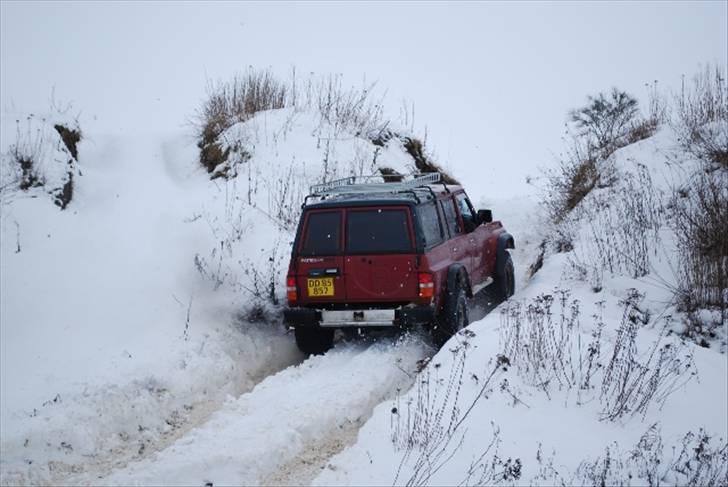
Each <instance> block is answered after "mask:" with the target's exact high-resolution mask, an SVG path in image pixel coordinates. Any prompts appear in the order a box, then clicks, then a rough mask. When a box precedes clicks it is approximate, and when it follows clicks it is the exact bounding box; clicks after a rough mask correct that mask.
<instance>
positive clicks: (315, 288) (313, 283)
mask: <svg viewBox="0 0 728 487" xmlns="http://www.w3.org/2000/svg"><path fill="white" fill-rule="evenodd" d="M307 287H308V295H309V296H311V297H319V296H333V295H334V278H333V277H321V278H317V279H309V280H308V283H307Z"/></svg>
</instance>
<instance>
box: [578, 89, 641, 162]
mask: <svg viewBox="0 0 728 487" xmlns="http://www.w3.org/2000/svg"><path fill="white" fill-rule="evenodd" d="M588 100H589V102H588V103H587V104H586V105H585V106H583V107H581V108H577V109H575V110H572V111H571V113H570V115H569V116H570V120H571V122H573V123H574V125H575V126H576V127H577V129H579V130H580V131H581V132H580V135H581V136H582V137H585V138H586V140H587V141H588V143H589V145H590V147H591V148H593V149H597V150H601V149H608V148H610V146H612V145H614V144H615V143H617V142H618V141H619V140H620V139H621V138H622V137H623V136H625V135H626V134H627V132H628V130H629V128H630V127H631V126H632V125H633V123H634V122H635V120H636V119H637V117H638V114H639V108H638V106H637V99H635V98H634V97H632V96H631V95H629V94H627V93H626V92H624V91H620V90H618V89H617V88H612V91H610V92H609V94H605V93H599V94H597V95H596V96H589V97H588Z"/></svg>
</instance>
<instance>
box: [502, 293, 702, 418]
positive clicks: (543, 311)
mask: <svg viewBox="0 0 728 487" xmlns="http://www.w3.org/2000/svg"><path fill="white" fill-rule="evenodd" d="M641 298H642V297H641V295H639V294H638V293H637V292H636V291H633V292H631V293H630V294H629V295H628V296H627V298H625V300H624V301H623V302H622V303H621V304H622V305H623V309H624V311H623V315H622V320H621V322H620V325H619V328H618V332H617V340H616V342H615V344H614V348H613V349H612V350H611V353H610V351H609V350H605V344H604V343H603V342H602V330H603V328H604V326H605V325H604V322H603V320H602V318H601V316H600V315H596V316H594V320H595V326H594V328H593V330H594V331H593V332H592V335H591V339H590V340H589V342H588V343H586V340H583V337H582V332H581V330H580V319H579V317H580V307H579V303H578V301H576V300H571V299H570V297H569V293H568V291H564V290H556V291H555V293H554V294H553V295H551V294H543V295H540V296H538V297H536V298H535V299H534V300H532V302H531V303H529V304H528V305H527V306H525V307H524V306H523V305H522V304H521V303H518V302H512V303H509V304H508V306H506V307H505V308H504V309H503V311H502V315H501V321H502V324H501V327H500V329H501V344H502V347H503V348H502V349H503V350H504V353H505V354H506V355H507V356H508V357H509V358H510V360H511V363H512V364H513V366H514V367H516V370H517V371H518V373H519V375H520V376H521V377H522V378H523V379H524V381H526V382H527V383H528V384H531V385H533V386H535V387H537V388H539V389H541V390H542V391H543V392H544V393H545V394H546V395H547V397H549V398H550V397H551V394H552V392H553V390H554V389H558V390H571V389H576V390H577V403H582V402H583V400H584V399H583V398H587V397H589V396H591V395H592V393H593V392H592V391H594V390H596V388H597V385H598V386H599V390H600V394H599V398H600V402H601V404H602V406H603V407H602V411H601V417H602V419H604V420H609V421H614V420H616V419H618V418H620V417H623V416H629V415H635V414H643V415H644V414H645V413H646V411H647V409H648V408H649V407H650V405H652V404H653V403H655V402H656V403H658V404H661V403H664V401H665V400H666V399H667V397H668V396H669V395H670V394H672V393H673V392H675V391H676V390H677V389H678V388H679V387H680V386H682V385H683V384H684V383H685V382H687V381H688V380H690V379H691V378H692V376H693V375H694V374H695V372H694V369H695V367H694V363H693V359H692V355H691V354H690V353H689V352H688V350H687V348H686V347H685V346H684V345H683V344H682V343H681V342H679V341H673V342H670V343H666V344H663V343H662V342H663V340H664V335H665V332H664V331H663V333H662V334H661V335H660V337H659V338H658V339H657V340H656V341H655V342H654V343H653V344H652V346H651V348H650V349H649V350H648V351H647V352H646V353H643V354H640V353H638V350H637V345H636V343H637V342H636V337H637V334H638V331H639V328H640V327H642V326H644V325H645V324H646V323H648V322H649V315H647V314H646V313H645V312H644V311H642V310H641V309H640V307H639V305H640V301H641ZM667 324H668V323H666V324H665V327H667ZM607 357H609V359H608V360H604V359H606V358H607ZM597 381H598V382H597Z"/></svg>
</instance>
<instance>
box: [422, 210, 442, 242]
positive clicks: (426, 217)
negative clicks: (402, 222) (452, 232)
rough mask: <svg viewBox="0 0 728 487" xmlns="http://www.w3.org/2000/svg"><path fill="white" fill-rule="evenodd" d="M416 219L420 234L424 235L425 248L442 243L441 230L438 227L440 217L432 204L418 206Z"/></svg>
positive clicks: (440, 227)
mask: <svg viewBox="0 0 728 487" xmlns="http://www.w3.org/2000/svg"><path fill="white" fill-rule="evenodd" d="M417 218H418V219H419V220H420V227H421V228H422V233H424V237H425V247H427V248H429V247H434V246H435V245H437V244H439V243H440V242H442V239H443V231H442V230H443V229H442V226H441V225H440V217H439V215H438V213H437V206H435V203H434V202H432V203H425V204H424V205H420V206H418V207H417Z"/></svg>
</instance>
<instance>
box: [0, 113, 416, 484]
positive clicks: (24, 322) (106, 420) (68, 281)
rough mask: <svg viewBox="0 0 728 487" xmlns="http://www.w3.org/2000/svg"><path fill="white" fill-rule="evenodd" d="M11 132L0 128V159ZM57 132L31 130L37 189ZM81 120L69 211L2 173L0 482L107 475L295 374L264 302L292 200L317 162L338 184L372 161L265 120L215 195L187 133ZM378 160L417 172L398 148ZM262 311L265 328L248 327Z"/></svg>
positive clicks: (321, 129) (250, 129) (37, 120)
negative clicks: (111, 127)
mask: <svg viewBox="0 0 728 487" xmlns="http://www.w3.org/2000/svg"><path fill="white" fill-rule="evenodd" d="M14 117H16V115H15V114H3V124H2V126H3V130H4V133H3V144H5V146H4V147H3V148H0V150H1V151H2V153H3V155H4V156H8V155H9V152H8V147H9V146H10V145H11V144H13V143H15V141H16V136H15V135H14V134H13V133H12V131H7V130H6V129H7V128H8V127H10V126H11V125H14V120H15V118H14ZM54 117H58V114H56V113H52V114H50V115H48V116H43V117H33V118H32V119H31V120H30V123H32V124H34V125H32V127H31V132H32V130H39V131H40V132H41V133H44V134H46V135H47V137H46V138H44V139H43V144H42V145H41V147H40V150H39V151H38V152H37V154H35V155H36V157H37V167H38V169H39V171H40V174H42V175H44V176H46V181H47V185H48V184H49V183H50V182H52V181H53V179H52V178H51V177H50V176H51V175H53V174H54V173H53V171H54V170H55V166H54V164H56V163H57V159H59V157H60V156H61V155H64V154H65V153H64V152H63V150H62V148H60V149H59V147H61V146H60V145H59V143H60V138H59V137H58V134H57V133H56V132H55V130H53V129H52V128H51V129H50V130H48V127H47V125H48V123H50V121H52V120H55V118H54ZM63 120H66V119H63ZM6 121H7V123H6ZM73 122H74V120H71V121H66V123H69V124H70V123H73ZM88 122H89V123H88V125H87V126H84V127H83V128H82V131H83V139H82V141H81V142H80V144H79V146H78V153H79V160H78V168H79V173H78V176H77V177H76V179H75V186H74V188H75V192H74V197H73V200H72V201H71V204H70V205H69V206H68V208H67V209H65V210H63V211H61V210H60V209H59V208H58V207H57V206H55V205H54V204H53V203H52V202H51V198H50V197H49V196H48V195H47V194H46V191H45V188H31V189H29V190H28V191H27V192H24V191H20V190H17V189H16V188H17V184H16V179H12V178H10V177H8V178H7V179H6V178H5V175H6V173H3V186H4V185H5V184H6V182H8V183H11V184H8V185H7V186H6V187H4V189H3V191H2V194H1V195H0V196H1V197H2V205H0V208H1V210H0V211H2V214H1V220H2V221H1V222H0V228H1V232H2V233H1V234H0V236H1V239H2V246H1V249H0V252H1V255H0V258H1V259H0V290H1V294H0V301H1V302H2V306H1V307H0V308H1V309H0V335H1V336H0V342H1V343H0V352H1V353H0V371H1V374H2V375H1V377H0V379H1V380H0V384H1V389H2V390H1V391H0V412H1V414H0V418H1V421H0V423H1V424H0V429H1V430H2V442H1V443H0V445H1V448H2V455H1V456H0V457H1V458H0V477H1V478H2V483H3V484H6V483H11V484H16V483H20V484H24V483H47V482H65V481H66V480H64V479H67V477H68V475H70V474H71V473H73V474H79V473H81V472H85V473H84V475H88V476H91V478H95V477H94V476H98V475H105V474H107V473H108V472H110V471H111V470H112V469H114V468H118V466H120V465H125V464H126V463H127V462H129V461H130V460H132V459H140V458H143V457H144V456H146V455H148V454H150V452H153V451H155V449H159V448H162V447H163V446H164V445H166V444H170V443H172V442H173V441H174V440H175V439H176V438H178V437H180V436H183V435H184V433H185V432H186V431H187V430H189V429H190V428H191V427H192V426H194V425H196V424H199V423H201V422H203V421H205V420H206V418H207V417H208V416H209V415H210V414H211V413H212V412H213V411H215V410H217V409H219V408H220V407H221V405H222V404H223V402H224V401H226V400H227V399H228V398H229V397H238V396H239V395H240V394H243V393H245V392H247V391H250V390H251V389H252V388H253V387H254V386H255V385H256V384H257V383H258V382H259V381H260V380H262V379H264V378H265V377H267V376H270V375H271V374H274V373H275V372H277V371H279V370H282V369H285V368H286V367H288V366H290V365H293V364H297V363H300V362H301V361H302V360H303V359H304V356H303V355H302V354H301V353H300V352H299V351H298V350H297V348H296V346H295V344H294V341H293V337H292V335H291V334H288V333H287V331H286V330H285V329H283V328H282V327H281V326H280V323H279V322H277V321H276V319H274V318H273V319H271V318H272V317H274V316H275V313H276V311H275V309H273V308H271V307H270V305H267V304H266V301H265V300H266V296H267V295H268V293H269V290H270V287H269V286H270V285H271V284H272V285H273V286H274V292H275V293H276V298H277V299H278V300H279V301H281V300H282V299H283V293H282V290H283V289H284V285H285V282H284V280H285V268H286V267H285V266H287V264H288V261H287V259H288V255H289V252H290V245H291V243H292V240H293V231H294V230H295V225H296V223H297V218H298V214H299V213H298V212H299V211H300V201H301V199H302V197H303V195H305V192H306V191H307V190H308V185H309V184H312V183H314V182H318V181H320V175H321V174H322V173H323V169H322V164H323V163H322V161H323V160H324V159H326V160H327V161H328V170H329V171H330V174H329V177H330V178H332V177H336V176H337V175H339V174H341V175H348V174H350V172H349V171H351V170H353V166H350V165H348V164H350V163H351V161H352V160H358V161H359V162H360V163H363V161H364V160H366V161H373V151H374V149H375V146H373V145H372V144H371V143H369V142H365V141H363V140H362V139H360V138H357V137H355V136H354V135H352V134H350V133H347V132H346V131H343V130H341V129H333V128H331V127H329V126H328V125H327V124H326V123H325V122H324V121H322V120H321V119H320V117H319V116H317V115H315V114H310V113H305V112H296V111H293V110H277V111H271V112H264V113H259V114H257V115H256V116H255V117H253V118H252V119H251V120H249V121H247V122H246V123H244V124H238V125H236V126H234V127H232V128H231V129H230V131H229V132H230V133H232V132H235V133H236V134H237V135H236V136H240V137H241V138H243V139H244V140H245V141H246V143H249V144H250V148H251V151H252V152H253V157H252V159H250V161H248V162H247V163H246V166H245V169H246V170H247V171H248V174H245V175H241V176H240V177H239V178H238V179H236V180H231V181H224V180H221V179H217V180H215V181H210V180H209V177H208V175H207V174H206V173H205V171H204V170H203V169H202V168H201V167H199V165H198V163H197V162H196V161H197V156H198V150H197V148H196V146H195V140H194V137H192V136H191V134H190V132H189V129H186V130H179V131H155V130H151V131H150V130H144V131H141V130H140V131H139V132H136V131H134V130H130V131H129V132H127V133H123V134H122V133H106V132H103V131H100V132H97V131H95V129H94V124H93V122H91V121H88ZM225 136H226V137H227V136H228V134H226V135H225ZM322 137H327V138H330V139H331V140H330V143H329V144H328V145H323V144H321V143H320V140H321V138H322ZM253 148H254V150H253ZM365 149H366V150H367V151H368V152H367V151H365ZM324 154H325V155H326V157H325V156H324ZM357 157H358V158H359V159H357ZM378 160H379V161H380V162H381V163H384V164H386V165H387V166H388V167H394V168H398V169H399V170H401V171H406V170H407V168H406V167H405V164H406V163H407V162H406V161H409V164H410V165H411V159H409V156H407V155H406V154H403V153H402V152H401V146H397V145H396V144H394V143H393V144H392V146H391V147H387V148H384V150H380V151H379V155H378ZM60 161H61V162H63V164H65V161H66V160H65V159H60ZM2 166H3V168H5V169H8V170H9V169H11V168H13V167H14V165H13V164H12V162H11V161H10V159H7V158H6V159H4V160H3V164H2ZM64 167H65V166H64ZM366 170H367V171H370V170H374V169H373V168H372V167H370V166H367V167H366ZM11 172H12V171H8V172H7V173H8V174H9V175H10V176H14V175H13V174H10V173H11ZM285 185H288V189H287V191H288V193H287V194H288V197H287V199H284V200H283V201H281V200H279V198H278V195H279V194H280V193H281V191H282V190H283V186H285ZM18 247H19V248H20V251H19V252H18V251H17V250H18ZM256 305H261V306H262V309H263V313H264V315H263V317H264V318H265V317H268V318H269V320H268V322H264V323H249V322H248V321H247V318H251V319H257V317H255V316H249V314H248V310H251V309H253V308H254V307H255V306H256ZM391 353H392V354H393V355H396V354H398V353H399V352H397V351H392V352H391ZM381 394H383V392H381ZM79 425H83V427H79Z"/></svg>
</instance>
